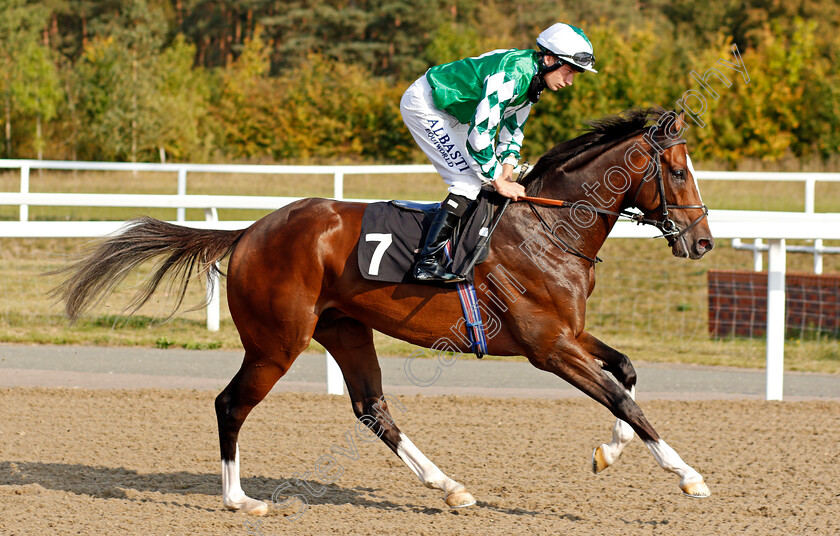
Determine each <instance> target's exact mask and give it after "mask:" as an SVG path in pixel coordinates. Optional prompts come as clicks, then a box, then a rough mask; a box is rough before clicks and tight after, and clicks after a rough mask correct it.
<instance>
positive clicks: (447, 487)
mask: <svg viewBox="0 0 840 536" xmlns="http://www.w3.org/2000/svg"><path fill="white" fill-rule="evenodd" d="M397 455H398V456H399V457H400V459H402V461H403V462H405V464H406V465H407V466H408V467H409V469H411V470H412V471H414V474H415V475H417V478H419V479H420V482H422V483H423V485H425V486H426V487H427V488H432V489H439V490H443V492H444V493H445V494H446V495H445V500H446V502H447V504H449V506H453V507H457V506H471V505H473V504H475V499H473V498H472V495H470V494H469V493H467V490H466V488H465V487H464V485H463V484H460V483H458V482H456V481H454V480H452V479H451V478H449V477H448V476H446V475H445V474H443V471H441V470H440V469H438V466H437V465H435V464H434V463H432V461H431V460H429V458H427V457H426V455H425V454H423V453H422V452H420V449H418V448H417V447H416V446H415V445H414V443H412V442H411V440H410V439H409V438H408V436H406V435H405V434H403V433H402V432H400V442H399V443H397ZM453 503H455V504H453Z"/></svg>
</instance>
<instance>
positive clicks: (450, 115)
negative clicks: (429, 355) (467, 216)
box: [400, 23, 597, 283]
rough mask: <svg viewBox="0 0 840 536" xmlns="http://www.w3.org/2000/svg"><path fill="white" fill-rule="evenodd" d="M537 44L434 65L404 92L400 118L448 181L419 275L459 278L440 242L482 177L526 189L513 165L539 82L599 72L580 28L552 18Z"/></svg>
mask: <svg viewBox="0 0 840 536" xmlns="http://www.w3.org/2000/svg"><path fill="white" fill-rule="evenodd" d="M537 46H538V47H539V50H538V51H537V50H517V49H510V50H494V51H492V52H488V53H486V54H483V55H481V56H478V57H475V58H467V59H463V60H459V61H454V62H452V63H446V64H444V65H438V66H435V67H432V68H431V69H429V70H428V71H426V74H425V75H423V76H421V77H420V78H419V79H418V80H417V81H416V82H414V83H413V84H412V85H411V86H410V87H409V88H408V90H406V92H405V94H404V95H403V97H402V101H401V102H400V112H401V114H402V118H403V121H404V122H405V124H406V126H407V127H408V130H409V131H410V132H411V135H412V136H413V137H414V140H415V141H416V142H417V144H418V145H419V146H420V148H421V149H422V150H423V152H424V153H425V154H426V156H427V157H428V158H429V160H431V161H432V164H434V166H435V169H436V170H437V171H438V173H440V175H441V176H442V177H443V180H444V182H446V183H447V184H448V185H449V195H448V196H447V197H446V199H444V200H443V203H441V208H440V209H439V210H438V212H437V214H436V215H435V218H434V220H433V222H432V224H431V227H430V228H429V231H428V233H427V235H426V241H425V244H424V246H423V249H422V251H421V252H420V258H419V259H418V260H417V262H416V263H415V265H414V278H415V279H416V280H417V281H443V282H448V283H454V282H459V281H463V280H464V279H463V277H461V276H459V275H457V274H452V273H449V271H448V270H447V269H446V268H445V267H444V263H443V257H444V248H445V246H446V243H447V242H448V241H449V239H450V237H451V236H452V231H453V230H454V229H455V226H456V225H457V224H458V221H459V219H460V218H461V216H463V215H464V212H465V211H466V209H467V207H468V206H469V204H470V203H471V202H472V201H473V200H475V198H476V197H478V193H479V191H480V190H481V186H482V184H486V183H490V184H492V185H493V187H494V188H495V189H496V191H497V192H498V193H499V194H501V195H503V196H505V197H509V198H511V199H513V200H514V201H516V200H517V199H518V197H519V196H522V195H525V188H524V187H523V186H522V185H521V184H519V183H518V182H516V181H515V180H514V179H513V168H514V166H515V165H516V164H517V162H518V160H519V149H520V148H521V147H522V140H523V133H522V127H523V125H524V124H525V121H526V120H527V119H528V113H529V112H530V111H531V105H532V104H533V103H535V102H537V101H538V100H539V98H540V93H541V92H542V90H543V89H545V88H548V89H550V90H551V91H557V90H558V89H560V88H563V87H566V86H571V85H572V81H573V79H574V77H575V74H577V73H582V72H583V71H590V72H593V73H596V72H597V71H596V70H595V69H594V68H593V67H594V65H595V56H594V55H593V50H592V43H590V42H589V39H588V38H587V37H586V34H584V33H583V30H581V29H580V28H576V27H575V26H571V25H569V24H563V23H558V24H554V25H553V26H551V27H550V28H548V29H546V30H545V31H544V32H542V33H541V34H540V35H539V37H537ZM497 133H498V142H495V138H496V135H497Z"/></svg>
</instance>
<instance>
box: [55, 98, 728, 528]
mask: <svg viewBox="0 0 840 536" xmlns="http://www.w3.org/2000/svg"><path fill="white" fill-rule="evenodd" d="M652 122H655V123H654V124H651V123H652ZM686 128H688V127H687V125H686V124H685V121H684V114H679V115H677V114H676V113H675V112H666V111H665V110H663V109H661V108H651V109H646V110H641V109H634V110H627V111H625V112H623V113H621V114H618V115H614V116H607V117H605V118H602V119H601V120H597V121H591V122H589V123H588V129H587V130H586V131H585V132H584V133H583V134H582V135H581V136H579V137H577V138H574V139H572V140H568V141H566V142H563V143H561V144H559V145H557V146H556V147H555V148H553V149H551V150H550V151H548V152H547V153H546V154H545V155H543V156H542V157H541V158H540V159H539V161H538V162H537V163H536V164H535V166H534V167H533V168H532V170H531V172H530V173H528V174H527V175H526V176H525V177H524V178H522V179H521V182H522V184H523V185H524V186H525V187H526V194H527V196H528V198H529V201H525V202H516V203H511V204H510V205H509V206H508V208H507V210H506V212H505V213H504V215H503V216H502V217H501V219H500V220H499V221H498V224H497V228H496V230H495V233H494V234H493V236H492V243H491V245H490V250H489V253H488V254H487V258H486V260H485V261H484V262H483V263H481V264H478V265H477V266H475V271H474V278H475V287H476V288H478V289H481V290H483V291H484V292H485V295H484V297H485V300H482V303H483V306H484V310H485V312H486V314H488V315H489V316H491V317H493V318H495V319H496V320H497V321H498V326H497V331H496V332H495V333H494V335H493V336H492V337H491V338H489V340H488V341H487V345H488V351H489V353H491V354H493V355H499V356H515V355H522V356H525V357H527V359H528V360H529V361H530V363H531V364H532V365H533V366H535V367H537V368H538V369H541V370H544V371H548V372H551V373H553V374H555V375H557V376H559V377H560V378H562V379H563V380H565V381H567V382H568V383H570V384H572V385H573V386H575V387H576V388H578V389H579V390H580V391H582V392H583V393H585V394H586V395H588V396H589V397H591V398H592V399H594V400H595V401H597V402H599V403H601V404H603V405H604V406H605V407H606V408H608V409H609V410H610V411H611V412H612V413H613V415H615V417H616V423H615V425H614V428H613V431H612V439H611V440H610V441H609V442H607V443H604V444H601V445H600V446H598V447H596V448H595V449H594V452H593V453H592V458H591V461H592V469H593V471H594V472H595V473H599V472H601V471H603V470H605V469H606V468H607V467H609V466H611V465H612V464H614V463H615V462H616V460H617V459H618V457H619V456H620V454H621V452H622V450H623V449H624V447H625V446H626V445H627V444H628V442H629V441H630V440H631V439H632V438H633V437H634V435H638V436H639V437H640V438H641V440H642V441H644V443H645V444H646V446H647V447H648V448H649V450H650V451H651V453H652V454H653V457H654V458H655V460H656V462H658V463H659V465H660V466H661V467H662V468H663V469H665V470H666V471H669V472H671V473H674V474H676V475H677V476H678V477H680V482H679V485H680V488H681V489H682V491H683V493H685V494H686V495H689V496H692V497H705V496H708V495H709V494H710V491H709V488H708V486H707V485H706V483H705V481H704V479H703V477H702V475H701V474H700V473H698V472H697V471H696V470H695V469H693V468H692V467H691V466H689V465H688V464H687V463H686V462H684V461H683V460H682V458H681V457H680V456H679V455H678V454H677V452H675V451H674V449H672V448H671V447H670V446H669V445H668V444H667V443H666V442H665V441H664V440H663V439H662V438H661V437H660V436H659V435H658V434H657V432H656V430H655V429H654V428H653V426H652V425H651V424H650V423H649V422H648V420H647V419H646V418H645V415H644V413H643V412H642V410H641V409H640V407H639V406H638V405H637V404H636V402H635V384H636V372H635V370H634V368H633V365H632V363H631V362H630V359H629V358H628V357H627V356H626V355H625V354H623V353H621V352H619V351H618V350H615V349H613V348H611V347H610V346H608V345H607V344H605V343H603V342H601V341H600V340H598V339H596V338H595V337H594V336H592V335H591V334H589V333H587V332H586V331H585V329H584V328H585V318H586V300H587V298H588V297H589V295H590V294H591V293H592V291H593V289H594V286H595V265H596V263H597V261H598V260H599V259H598V258H597V253H598V251H599V249H600V248H601V246H602V244H603V243H604V241H605V240H606V238H607V235H608V234H609V233H610V230H611V229H612V228H613V226H614V225H615V223H616V220H617V219H618V217H619V216H620V215H628V217H631V218H632V219H634V220H636V221H637V222H639V223H647V224H651V225H655V226H656V227H658V228H659V229H660V230H661V231H662V236H663V237H664V238H665V239H666V240H667V242H668V244H669V245H670V247H671V251H672V254H673V255H674V256H676V257H688V258H691V259H699V258H701V257H703V255H704V254H705V253H706V252H708V251H710V250H711V249H712V248H713V247H714V240H713V238H712V236H711V232H710V231H709V226H708V220H707V219H706V215H707V214H708V211H707V209H706V207H705V205H703V203H702V200H701V198H700V193H699V191H698V188H697V183H696V181H695V179H694V175H693V169H692V167H691V161H690V158H689V156H688V152H687V148H686V143H685V140H684V139H683V138H682V137H681V135H682V133H683V132H684V130H685V129H686ZM557 200H562V201H563V203H562V206H559V207H558V206H556V205H558V204H560V203H558V202H557ZM551 201H554V204H553V205H551V204H550V202H551ZM365 206H366V205H365V204H364V203H354V202H342V201H337V200H330V199H317V198H309V199H303V200H299V201H296V202H294V203H292V204H290V205H287V206H285V207H283V208H281V209H279V210H277V211H275V212H273V213H271V214H269V215H267V216H265V217H263V218H262V219H260V220H259V221H257V222H255V223H254V224H252V225H251V226H250V227H248V228H247V229H243V230H235V231H228V230H199V229H192V228H187V227H183V226H178V225H174V224H170V223H166V222H162V221H158V220H155V219H152V218H148V217H145V218H139V219H136V220H132V221H130V222H128V224H127V225H126V226H125V228H124V229H123V230H122V231H121V232H120V233H119V234H116V235H113V236H111V237H108V238H106V239H104V241H102V242H101V243H100V244H99V245H97V246H95V247H94V249H92V250H91V251H89V252H88V253H85V254H83V255H82V257H80V260H78V261H77V262H75V263H74V264H69V265H68V266H66V267H64V268H62V269H61V270H59V271H60V272H61V273H62V274H63V276H64V277H65V278H64V280H63V281H62V282H61V283H59V284H58V286H56V287H55V289H54V293H55V295H56V296H58V297H59V298H60V299H62V300H63V301H64V307H65V312H66V314H67V316H68V317H69V319H70V320H71V321H74V320H76V319H77V318H78V317H79V316H80V315H81V314H83V313H84V312H86V311H87V310H89V309H90V308H91V307H93V306H94V305H96V304H97V303H99V302H100V301H101V300H103V299H104V298H105V297H106V296H107V295H108V294H109V293H110V292H111V291H112V290H113V289H114V288H115V286H116V285H117V284H118V283H119V282H120V281H121V280H122V278H124V277H125V276H126V274H127V273H128V272H129V271H130V270H132V269H133V268H135V267H136V266H138V265H140V264H142V263H144V262H145V261H147V260H150V259H158V261H159V264H158V266H157V268H156V269H155V270H154V271H153V273H151V274H150V275H149V276H148V278H147V279H146V282H145V284H144V286H143V287H142V288H141V289H140V290H139V291H138V293H137V295H136V296H135V298H134V300H133V301H132V303H131V304H130V307H129V308H127V310H128V309H130V311H129V314H131V313H133V312H134V311H136V310H137V308H139V307H140V306H141V305H143V304H144V303H146V301H147V300H149V298H150V297H151V296H152V294H153V293H154V291H155V289H157V288H158V285H159V284H160V283H161V282H162V281H163V280H165V279H166V280H167V281H168V282H169V285H173V286H174V289H175V290H176V291H178V292H180V294H179V295H178V294H176V297H177V296H180V298H179V299H178V300H177V301H178V305H180V303H181V301H182V300H183V298H184V294H185V292H186V289H187V285H188V283H189V281H190V279H191V278H192V277H195V276H196V274H200V275H207V276H208V277H209V276H210V275H211V274H212V273H213V272H214V271H219V267H218V264H217V263H219V262H220V261H222V260H223V259H225V258H228V257H229V260H228V264H227V270H226V272H227V273H226V274H225V275H226V277H227V299H228V303H229V305H230V314H231V317H232V318H233V321H234V324H235V325H236V329H237V330H238V332H239V336H240V338H241V341H242V345H243V347H244V350H245V355H244V358H243V361H242V365H241V367H240V369H239V371H238V372H237V373H236V374H235V376H234V377H233V379H232V380H231V381H230V383H229V384H228V385H227V387H225V388H224V390H223V391H222V392H221V393H220V394H219V395H218V396H217V397H216V399H215V410H216V416H217V421H218V430H219V444H220V450H221V461H222V488H223V489H222V492H223V495H222V502H223V505H224V506H225V507H226V508H228V509H230V510H237V511H242V512H246V513H250V514H256V515H263V514H265V513H267V511H268V505H267V504H266V502H263V501H260V500H258V499H254V498H251V497H249V496H248V495H246V494H245V492H244V491H243V489H242V487H241V484H240V477H239V468H240V458H239V444H238V435H239V430H240V428H241V427H242V425H243V423H244V421H245V419H246V417H247V416H248V414H249V412H250V411H251V410H252V409H253V408H254V407H255V406H256V405H257V404H259V403H260V401H261V400H262V399H263V398H264V397H265V396H266V395H267V394H268V392H269V391H270V390H271V389H272V387H273V386H274V384H275V383H276V382H277V381H278V380H279V379H280V378H281V377H282V376H283V375H284V374H285V373H286V372H287V371H288V370H289V367H291V366H292V364H293V363H294V361H295V358H297V356H298V355H299V354H300V353H301V352H303V351H304V350H305V349H306V348H307V347H308V346H309V344H310V341H311V340H313V339H314V340H315V341H318V342H319V343H320V344H322V345H323V346H324V347H325V348H326V349H327V350H328V351H329V352H330V353H331V354H332V356H333V357H334V358H335V360H336V362H337V363H338V365H339V367H340V369H341V372H342V374H343V376H344V381H345V384H346V386H347V391H348V394H349V396H350V400H351V403H352V408H353V412H354V413H355V415H356V417H357V418H358V419H359V420H360V421H361V422H363V423H364V425H365V426H367V427H368V428H369V429H370V431H371V432H373V433H375V434H376V435H377V436H378V437H379V438H380V439H381V440H382V441H383V442H384V443H385V444H386V445H387V446H388V447H389V448H390V449H391V450H392V451H393V452H394V453H395V454H396V455H397V456H398V457H399V458H400V459H401V460H402V461H403V462H404V463H405V464H406V465H407V466H408V467H409V469H411V471H413V472H414V473H415V474H416V476H417V477H418V478H419V479H420V481H421V482H422V483H423V484H425V485H426V486H427V487H430V488H434V489H438V490H441V491H442V492H443V499H444V501H445V502H446V504H447V505H449V506H450V507H453V508H457V507H464V506H471V505H474V504H475V499H474V497H473V496H472V495H471V494H470V493H469V492H468V491H467V488H466V487H465V486H464V485H463V484H461V483H460V482H456V481H455V480H453V479H451V478H449V477H448V476H447V475H446V474H444V473H443V471H441V470H440V469H439V468H438V467H437V466H436V465H435V464H434V463H432V461H431V460H430V459H429V458H427V457H426V455H425V454H423V452H422V451H421V450H420V449H419V448H418V447H417V446H415V445H414V443H412V442H411V440H410V439H409V438H408V436H406V435H405V434H404V433H403V432H402V431H401V430H400V429H399V428H398V427H397V425H396V423H395V421H394V419H393V417H392V416H391V414H390V412H389V409H388V401H387V398H388V397H387V395H383V392H382V380H381V372H380V368H379V364H378V362H377V355H376V350H375V348H374V344H373V336H372V330H378V331H380V332H382V333H385V334H387V335H390V336H391V337H395V338H397V339H402V340H404V341H407V342H409V343H411V344H414V345H418V346H422V347H426V348H436V349H440V350H442V351H443V350H446V351H452V352H467V351H469V347H468V346H467V344H468V343H467V342H466V341H465V340H464V341H462V340H460V339H459V338H458V337H454V336H453V335H452V332H451V331H450V326H451V325H452V324H453V320H457V319H459V318H460V315H461V309H460V304H459V300H458V298H457V297H456V295H457V293H456V291H455V289H453V288H452V287H447V286H442V285H429V284H412V283H406V284H388V283H382V282H374V281H368V280H366V279H364V278H363V277H362V275H361V272H360V269H359V266H358V263H357V248H358V241H359V239H360V236H359V234H360V227H361V221H362V215H363V213H364V211H365ZM538 207H539V208H538ZM631 208H632V209H634V210H633V211H629V210H628V209H631ZM628 269H631V268H630V267H628ZM169 288H170V289H172V288H173V287H169ZM175 309H176V310H177V306H176V308H175ZM172 314H175V311H174V310H173V312H172ZM442 341H443V343H442ZM607 373H610V374H612V376H613V377H614V378H615V379H616V381H613V380H612V379H610V378H609V377H608V376H607ZM272 500H273V499H272Z"/></svg>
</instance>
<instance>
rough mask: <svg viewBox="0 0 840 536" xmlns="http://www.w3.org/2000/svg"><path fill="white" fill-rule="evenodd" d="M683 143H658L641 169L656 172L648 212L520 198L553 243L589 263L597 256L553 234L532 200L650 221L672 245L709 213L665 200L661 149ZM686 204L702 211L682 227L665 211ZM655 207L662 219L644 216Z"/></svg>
mask: <svg viewBox="0 0 840 536" xmlns="http://www.w3.org/2000/svg"><path fill="white" fill-rule="evenodd" d="M683 144H685V140H684V139H682V138H679V139H677V140H673V141H671V143H668V144H667V145H665V146H659V149H660V150H656V158H651V159H650V161H649V162H648V168H647V169H645V175H644V176H645V177H647V176H648V175H647V170H648V169H650V166H653V167H654V174H655V175H656V187H657V190H658V192H659V207H657V208H655V209H653V210H652V211H650V212H647V213H642V214H639V213H638V212H630V211H628V210H625V209H622V210H620V211H619V212H614V211H612V210H607V209H604V208H597V207H594V206H592V205H591V204H588V203H587V204H583V203H581V204H578V203H574V204H571V205H570V204H567V203H566V204H564V202H563V201H557V200H555V199H544V198H540V197H527V196H521V197H520V199H523V200H524V201H525V202H526V203H528V206H529V207H530V208H531V212H533V213H534V215H535V216H536V217H537V219H538V220H539V221H540V224H541V225H542V227H543V229H544V230H545V231H546V233H548V234H549V238H551V239H552V241H553V242H554V243H555V245H556V246H558V247H560V248H561V249H564V250H565V251H567V252H569V253H571V254H572V255H575V256H577V257H580V258H582V259H586V260H588V261H590V262H591V263H593V264H595V263H596V262H601V259H599V258H598V257H595V258H594V259H593V258H591V257H588V256H586V255H584V254H583V253H581V252H580V251H578V250H577V249H575V248H574V247H572V246H571V245H570V244H568V243H567V242H566V241H565V240H563V239H562V238H560V237H559V236H557V235H556V234H555V233H554V231H553V230H552V228H551V226H550V225H548V223H547V222H546V221H545V219H543V217H542V215H541V214H540V213H539V212H538V211H537V208H536V207H535V206H534V204H538V205H549V206H553V207H557V208H569V207H570V206H575V207H578V208H582V209H585V210H589V211H590V212H594V213H596V214H604V215H608V216H617V217H622V216H623V217H625V218H628V219H630V220H631V221H635V222H636V223H637V224H639V225H652V226H654V227H656V228H657V229H659V231H660V232H661V233H662V234H661V235H659V236H657V237H655V238H663V237H664V238H665V239H667V240H668V245H673V244H674V242H675V241H676V240H677V239H678V238H680V237H681V236H683V235H684V234H685V233H687V232H688V231H690V230H691V229H692V228H694V227H695V226H696V225H697V224H698V223H700V222H701V221H703V220H704V219H705V218H706V217H708V215H709V209H708V208H706V205H702V204H701V205H673V204H670V203H668V200H667V198H666V197H665V177H664V176H663V167H662V153H664V152H665V150H666V149H670V148H671V147H674V146H675V145H683ZM695 180H696V179H695ZM643 186H644V184H641V185H640V186H639V187H638V188H637V189H636V195H635V196H633V202H632V206H636V201H637V200H638V198H639V194H640V193H641V191H642V187H643ZM690 208H699V209H702V210H703V214H701V215H700V216H698V217H697V218H695V219H694V220H693V221H692V222H691V223H690V224H688V226H686V227H684V228H680V226H679V225H677V223H676V222H675V221H674V220H672V219H671V218H670V216H669V214H668V210H669V209H671V210H680V209H690ZM657 210H659V211H660V214H661V216H662V219H658V220H657V219H653V218H650V217H648V214H652V213H654V212H656V211H657Z"/></svg>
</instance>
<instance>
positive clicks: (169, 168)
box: [0, 160, 840, 400]
mask: <svg viewBox="0 0 840 536" xmlns="http://www.w3.org/2000/svg"><path fill="white" fill-rule="evenodd" d="M2 168H6V169H19V170H20V192H0V205H7V206H8V205H12V206H14V205H18V206H19V207H20V218H19V221H3V222H0V237H30V238H35V237H38V238H53V237H85V238H90V237H98V236H104V235H106V234H109V233H113V232H115V231H116V230H117V229H119V227H120V226H121V225H122V224H123V222H121V221H113V222H108V221H105V222H89V221H74V222H66V221H61V222H52V221H30V220H29V206H31V205H34V206H68V207H69V206H83V207H142V208H175V209H177V213H176V214H177V222H179V223H182V224H183V225H187V226H191V227H201V228H218V229H242V228H245V227H247V226H249V225H250V224H251V223H253V222H250V221H219V219H218V209H222V208H235V209H277V208H280V207H282V206H285V205H287V204H289V203H291V202H294V201H296V200H297V199H299V198H294V197H271V196H222V195H189V194H188V193H187V176H188V173H190V172H201V173H219V174H225V173H252V174H287V175H332V176H333V190H334V192H333V198H335V199H345V198H344V177H345V176H346V175H362V174H364V175H370V174H405V173H409V174H425V173H434V168H433V167H432V166H430V165H416V166H274V165H244V166H240V165H211V164H130V163H113V162H61V161H36V160H0V169H2ZM32 169H51V170H82V171H155V172H169V173H175V174H176V176H177V193H176V194H174V195H131V194H78V193H77V194H67V193H32V192H30V191H29V175H30V171H31V170H32ZM696 176H697V178H698V179H699V180H747V181H797V182H803V183H804V186H805V207H804V208H805V210H804V212H763V211H732V210H714V211H712V213H711V214H710V216H709V224H710V226H711V230H712V234H713V235H714V236H715V237H716V238H731V239H733V243H734V244H736V245H738V246H741V247H743V244H742V242H741V240H743V239H752V240H755V241H756V245H755V246H753V247H754V248H755V249H754V252H755V253H756V254H761V251H764V250H766V251H768V254H769V280H768V290H767V298H768V300H767V301H768V304H767V305H768V311H767V350H766V352H767V392H766V398H767V399H768V400H781V398H782V387H783V385H782V381H783V376H782V371H783V362H784V361H783V360H784V335H785V330H784V323H785V294H784V293H785V290H784V282H785V264H786V262H785V252H786V251H788V250H789V249H787V248H786V245H785V241H786V240H794V239H796V240H814V241H815V246H814V251H813V252H814V254H815V255H817V254H822V253H823V252H829V248H825V247H823V246H822V240H840V214H825V213H820V214H817V213H814V197H815V193H814V192H815V184H816V182H818V181H826V182H840V173H763V172H717V171H714V172H712V171H705V172H704V171H698V172H697V173H696ZM352 201H361V202H371V201H375V200H371V199H353V200H352ZM188 208H191V209H203V210H204V214H205V219H204V221H185V214H186V213H185V211H186V209H188ZM656 234H657V231H656V230H655V229H650V228H648V227H640V226H638V225H635V224H634V223H632V222H624V221H622V222H619V223H618V224H617V225H616V227H615V228H614V230H613V232H612V233H611V235H610V236H611V237H615V238H647V237H653V236H655V235H656ZM765 240H766V241H767V244H766V246H765V245H764V244H763V241H765ZM792 247H795V248H801V247H802V246H792ZM809 251H810V250H809ZM816 262H817V261H816V260H815V266H816ZM819 263H820V266H821V264H822V261H821V258H820V261H819ZM759 269H760V266H759ZM214 287H215V291H214V294H213V295H212V296H211V300H210V304H209V305H208V308H207V327H208V329H210V330H218V329H219V310H220V300H219V293H218V288H219V285H218V284H217V285H214ZM327 390H328V392H329V393H333V394H341V393H342V392H343V381H342V376H341V372H340V370H339V369H338V365H337V364H336V363H335V360H333V359H332V357H331V356H329V354H327Z"/></svg>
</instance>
